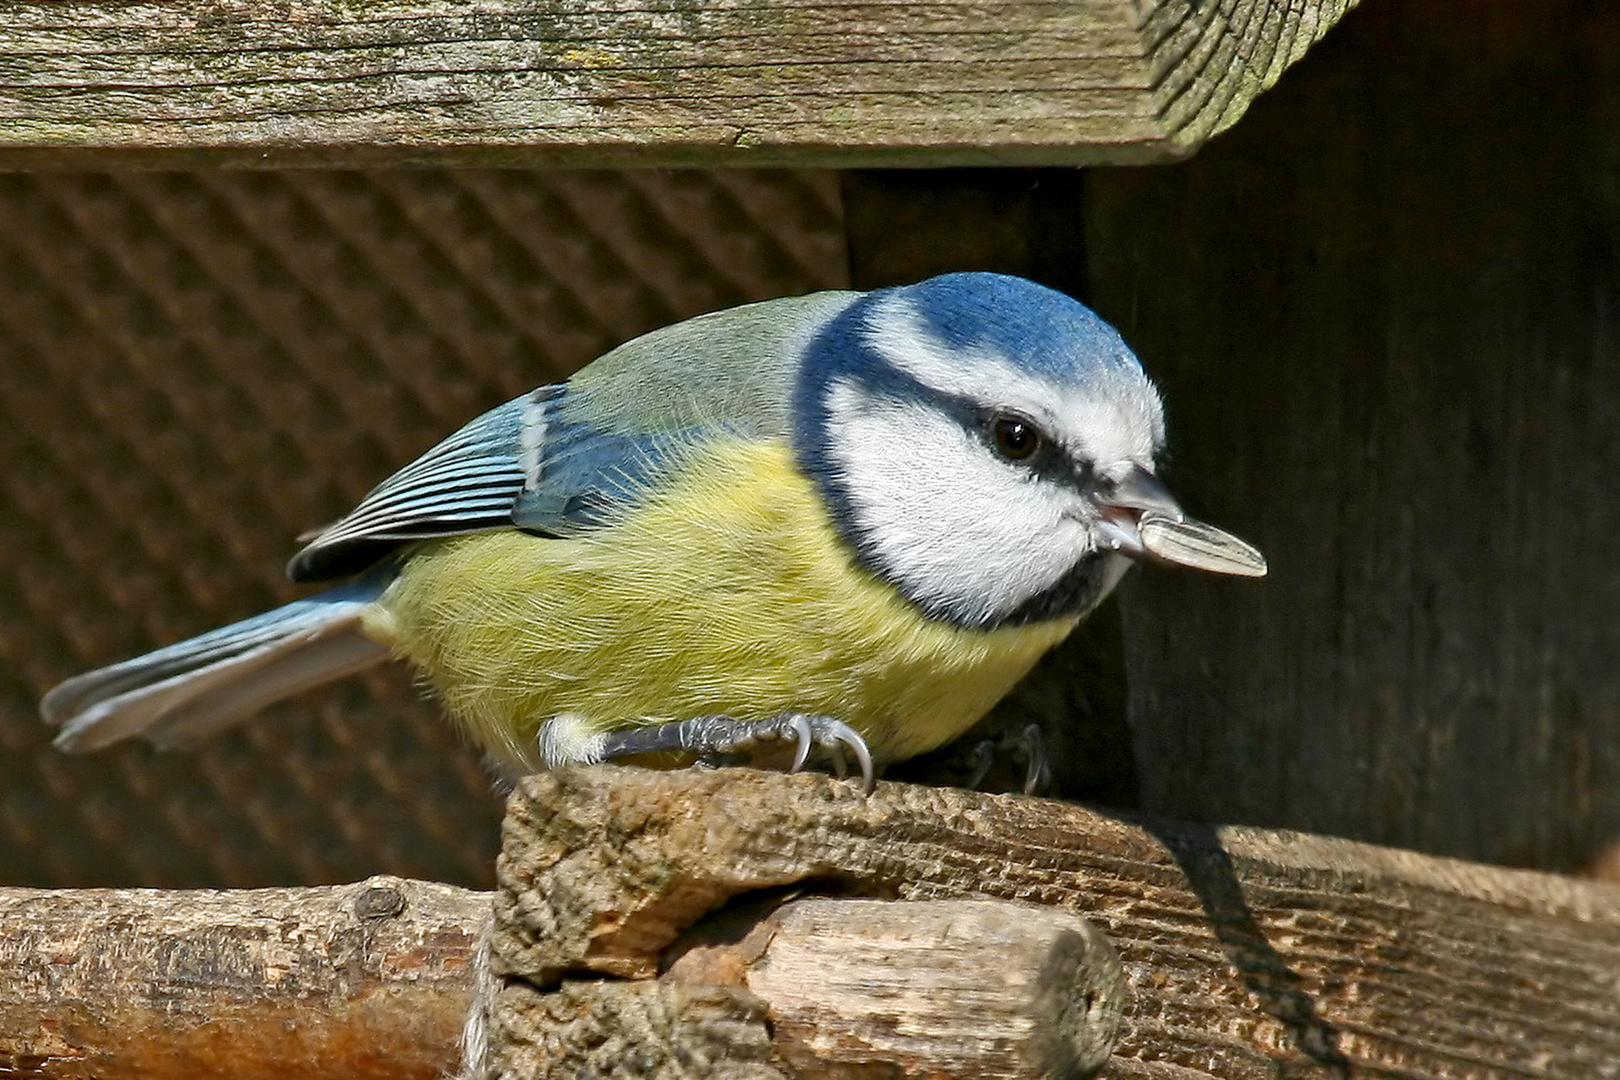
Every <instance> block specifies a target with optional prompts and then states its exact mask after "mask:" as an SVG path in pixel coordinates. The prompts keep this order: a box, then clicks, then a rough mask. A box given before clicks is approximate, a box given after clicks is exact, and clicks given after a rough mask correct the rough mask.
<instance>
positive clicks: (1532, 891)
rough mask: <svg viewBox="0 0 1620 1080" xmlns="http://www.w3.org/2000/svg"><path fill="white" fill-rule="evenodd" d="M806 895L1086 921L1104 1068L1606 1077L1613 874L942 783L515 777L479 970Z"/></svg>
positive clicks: (515, 976)
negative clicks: (1106, 1030) (1107, 1042)
mask: <svg viewBox="0 0 1620 1080" xmlns="http://www.w3.org/2000/svg"><path fill="white" fill-rule="evenodd" d="M810 885H813V886H814V887H815V888H816V889H817V890H818V891H821V892H837V891H840V890H843V891H847V892H850V893H853V894H859V895H867V896H880V897H892V898H901V899H943V898H999V899H1010V900H1019V901H1026V902H1036V903H1040V904H1043V905H1049V906H1052V907H1055V908H1060V909H1065V910H1069V911H1074V912H1078V913H1080V914H1083V915H1085V916H1087V917H1089V918H1091V919H1093V920H1095V921H1096V922H1097V923H1098V924H1099V925H1101V926H1103V927H1104V928H1105V929H1106V931H1107V933H1108V935H1109V938H1110V940H1111V941H1112V942H1113V944H1114V946H1115V948H1117V949H1118V950H1119V952H1120V955H1121V957H1122V959H1123V962H1124V965H1125V970H1126V973H1127V976H1128V980H1129V984H1130V995H1131V997H1130V1002H1129V1004H1128V1006H1127V1009H1126V1016H1125V1027H1124V1033H1123V1035H1122V1036H1121V1039H1120V1041H1119V1044H1118V1046H1117V1047H1116V1049H1115V1055H1114V1057H1113V1059H1112V1060H1111V1061H1110V1062H1109V1064H1108V1065H1107V1067H1106V1068H1105V1070H1104V1074H1103V1075H1104V1076H1108V1077H1115V1078H1125V1077H1131V1078H1153V1080H1194V1078H1197V1077H1219V1078H1221V1080H1250V1078H1254V1080H1260V1078H1266V1080H1272V1078H1275V1077H1276V1076H1279V1075H1287V1076H1290V1077H1316V1076H1321V1077H1340V1078H1361V1077H1368V1078H1371V1077H1400V1078H1402V1080H1420V1078H1464V1077H1466V1078H1470V1080H1476V1078H1477V1080H1508V1078H1514V1080H1523V1078H1525V1077H1540V1078H1545V1080H1555V1078H1557V1080H1564V1078H1567V1080H1592V1078H1601V1077H1609V1078H1612V1077H1616V1076H1620V889H1615V888H1613V887H1609V886H1603V885H1595V884H1590V883H1583V882H1576V881H1572V880H1568V879H1563V878H1558V877H1552V876H1548V875H1542V874H1535V873H1529V872H1525V871H1512V870H1503V869H1496V868H1492V867H1486V866H1479V865H1474V864H1468V863H1462V862H1457V861H1454V860H1446V859H1435V858H1429V857H1425V856H1421V855H1416V854H1413V853H1409V852H1401V851H1393V850H1389V849H1383V848H1376V847H1371V846H1368V845H1361V844H1354V843H1350V842H1347V841H1338V840H1331V839H1325V838H1320V837H1310V836H1302V835H1296V834H1289V833H1274V832H1265V831H1261V830H1255V829H1245V828H1220V829H1217V828H1214V827H1201V826H1194V825H1170V824H1163V823H1156V822H1153V821H1149V820H1138V819H1128V818H1115V817H1109V816H1105V815H1101V814H1098V813H1095V812H1092V811H1088V810H1084V809H1081V808H1079V807H1073V806H1067V805H1063V804H1059V803H1053V802H1045V801H1039V800H1031V799H1024V798H1017V797H1007V796H987V795H978V794H973V793H970V792H964V791H959V790H950V789H935V788H927V787H919V786H908V785H898V784H881V785H879V788H878V791H877V792H876V794H874V795H873V796H871V797H870V798H863V797H862V796H861V795H860V794H859V792H858V791H856V790H855V789H854V788H853V787H851V786H850V785H847V784H843V783H840V782H838V781H835V780H831V779H828V778H825V777H819V776H792V777H788V776H778V775H772V774H766V773H758V772H750V771H744V770H722V771H718V772H699V771H685V772H676V773H653V772H642V771H638V770H629V769H610V768H604V769H595V770H563V771H560V772H557V773H551V774H546V775H542V776H537V777H531V778H530V779H528V780H526V781H525V782H524V783H523V784H522V785H521V786H520V788H519V790H518V792H517V793H516V795H515V796H514V798H513V801H512V803H511V806H510V808H509V813H508V816H507V822H506V833H505V851H504V853H503V855H502V857H501V862H500V887H499V889H498V891H497V893H496V903H495V908H496V927H495V931H494V933H493V936H492V957H491V959H492V967H493V970H494V971H495V972H496V973H497V974H500V975H504V976H506V977H507V981H508V987H507V989H508V991H512V990H513V987H514V986H517V985H519V984H520V983H527V984H529V985H530V986H532V987H534V988H535V989H537V990H540V991H555V992H563V990H566V989H567V988H568V987H573V986H577V985H579V983H578V981H577V980H578V979H579V978H580V977H586V978H593V979H596V980H598V981H600V980H601V978H602V976H613V977H619V978H625V979H633V980H639V981H640V982H638V983H631V984H629V985H645V986H649V987H650V986H657V985H659V983H658V982H657V981H656V980H655V976H656V975H657V974H658V967H659V964H660V962H661V958H663V957H664V955H665V950H666V949H667V948H668V947H669V946H670V945H671V943H672V942H674V941H675V940H676V939H677V937H678V936H679V935H680V933H681V932H682V931H683V930H685V929H686V928H687V927H689V926H690V925H692V924H693V923H694V922H695V921H697V920H698V919H699V918H700V917H702V916H703V915H704V914H706V913H708V912H710V911H713V910H715V909H717V908H720V907H721V906H723V905H725V904H727V903H731V902H735V901H736V900H737V899H738V898H740V897H747V896H748V894H750V893H754V892H757V891H759V890H769V889H780V888H787V887H795V886H810ZM613 985H620V984H616V983H615V984H613ZM559 988H563V989H561V990H560V989H559ZM568 992H572V993H579V992H580V991H568ZM668 992H669V991H653V990H646V989H643V990H638V991H634V993H642V994H646V993H668ZM514 993H515V994H517V995H518V996H523V995H527V994H528V993H529V991H528V990H527V989H521V990H518V991H514ZM537 996H538V997H541V998H543V997H546V996H548V995H547V994H539V995H537ZM506 1000H508V1001H510V999H506ZM527 1000H532V999H527ZM728 1001H729V1004H726V1005H725V1009H726V1010H730V1011H729V1012H727V1013H726V1015H729V1016H733V1017H736V1016H737V1015H739V1014H738V1012H737V1010H739V1009H741V1008H742V1006H741V1005H740V1004H739V1003H738V1001H737V999H735V998H733V999H728ZM503 1023H504V1021H502V1019H501V1017H500V1016H499V1015H497V1016H496V1017H495V1023H494V1025H493V1027H494V1029H495V1031H494V1034H495V1036H496V1042H497V1046H496V1057H498V1056H499V1053H500V1049H499V1046H498V1043H499V1035H500V1029H501V1028H502V1025H503ZM529 1064H531V1065H532V1064H533V1062H532V1061H531V1062H529ZM530 1075H543V1073H531V1074H530ZM758 1075H765V1074H758Z"/></svg>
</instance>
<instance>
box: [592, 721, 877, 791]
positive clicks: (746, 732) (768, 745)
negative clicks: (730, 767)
mask: <svg viewBox="0 0 1620 1080" xmlns="http://www.w3.org/2000/svg"><path fill="white" fill-rule="evenodd" d="M788 740H792V742H793V761H792V764H790V765H789V766H788V768H787V771H788V772H790V773H796V772H798V771H799V770H800V769H802V768H804V766H805V762H807V761H808V760H809V759H810V752H811V751H812V750H814V749H821V750H825V751H826V752H827V754H828V756H829V757H830V758H831V759H832V765H833V770H834V771H835V772H836V773H837V774H838V776H839V778H840V779H842V778H843V777H844V776H846V775H848V773H849V763H848V761H847V759H846V758H845V756H844V754H845V751H848V752H849V753H851V754H854V755H855V760H856V761H857V762H858V763H859V764H860V767H861V781H862V783H863V785H864V787H865V790H866V792H867V794H871V792H872V789H873V787H874V786H875V785H876V778H875V777H876V774H875V773H874V771H873V768H872V754H871V751H869V750H868V749H867V747H866V740H865V739H863V738H861V733H860V732H858V731H856V730H855V729H854V728H852V727H850V726H849V725H848V724H846V723H844V722H843V721H842V720H835V719H834V718H832V717H830V716H821V715H819V714H816V713H799V712H788V713H780V714H778V715H776V716H772V717H768V718H766V719H764V720H736V719H733V718H732V717H729V716H695V717H693V718H692V719H690V720H675V721H671V722H670V723H667V724H650V725H648V726H646V727H636V728H626V729H624V730H620V731H611V732H607V733H606V734H604V735H603V736H602V742H601V743H600V745H599V748H598V752H599V753H600V755H601V758H600V760H603V761H611V760H613V759H615V758H623V757H636V756H638V755H640V754H669V753H680V754H696V755H697V758H698V761H699V762H701V763H704V764H709V765H718V764H722V763H724V762H726V761H727V760H730V759H733V758H736V757H742V758H745V759H751V758H753V757H755V756H756V755H758V754H760V753H761V752H762V751H769V750H771V749H774V748H777V747H783V746H784V745H785V744H786V743H787V741H788Z"/></svg>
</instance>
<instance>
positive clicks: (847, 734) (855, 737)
mask: <svg viewBox="0 0 1620 1080" xmlns="http://www.w3.org/2000/svg"><path fill="white" fill-rule="evenodd" d="M839 726H840V727H842V728H843V729H844V730H843V732H842V733H841V734H842V735H843V737H844V741H845V742H847V743H848V744H849V748H850V749H851V750H853V751H854V752H855V760H856V761H858V762H860V763H861V789H862V790H863V791H865V792H866V794H868V795H870V794H872V792H873V791H874V790H876V788H877V772H876V770H874V769H873V768H872V753H871V751H869V750H867V748H866V740H865V739H863V738H861V735H860V732H858V731H856V730H855V729H854V728H851V727H850V726H849V725H847V724H840V725H839Z"/></svg>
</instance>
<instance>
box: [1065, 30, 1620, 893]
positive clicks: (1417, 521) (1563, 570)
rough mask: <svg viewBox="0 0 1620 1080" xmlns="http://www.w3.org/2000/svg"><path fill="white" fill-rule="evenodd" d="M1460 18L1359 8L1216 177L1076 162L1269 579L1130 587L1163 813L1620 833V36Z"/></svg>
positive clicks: (1498, 844)
mask: <svg viewBox="0 0 1620 1080" xmlns="http://www.w3.org/2000/svg"><path fill="white" fill-rule="evenodd" d="M1472 10H1474V11H1475V13H1476V14H1475V16H1472V17H1469V18H1466V19H1455V18H1448V17H1446V16H1445V15H1444V14H1442V13H1440V12H1439V10H1438V9H1428V8H1424V9H1423V10H1422V12H1421V13H1420V12H1419V9H1418V8H1417V7H1414V6H1411V5H1401V4H1385V5H1371V4H1369V5H1364V6H1363V8H1362V9H1360V10H1358V11H1356V12H1355V13H1354V14H1353V15H1351V16H1350V17H1349V18H1347V19H1345V20H1344V23H1343V24H1342V25H1341V26H1340V27H1339V28H1338V29H1337V30H1335V32H1334V34H1333V36H1332V37H1331V38H1330V39H1329V40H1328V41H1327V42H1325V43H1324V45H1323V47H1322V48H1320V49H1317V50H1315V51H1314V52H1313V53H1312V54H1311V55H1310V57H1309V58H1307V60H1306V61H1305V62H1304V63H1303V64H1301V65H1300V66H1299V67H1298V68H1297V69H1296V70H1294V71H1293V72H1291V73H1290V75H1289V77H1288V79H1287V81H1286V82H1285V83H1284V84H1283V85H1281V86H1279V87H1278V88H1277V90H1276V91H1275V92H1273V93H1271V94H1269V95H1267V96H1266V98H1265V99H1264V100H1263V101H1262V102H1260V103H1259V104H1258V105H1257V107H1256V108H1255V109H1254V110H1253V111H1252V112H1251V113H1250V114H1249V115H1248V117H1247V118H1246V119H1245V120H1244V122H1243V124H1241V125H1240V126H1239V127H1238V128H1237V129H1235V130H1233V131H1232V132H1230V133H1229V134H1228V135H1226V136H1223V137H1222V138H1221V139H1220V140H1219V141H1218V142H1217V143H1216V144H1215V145H1212V146H1210V147H1209V148H1208V149H1207V150H1206V151H1205V152H1204V153H1202V154H1200V155H1199V156H1198V158H1197V159H1196V160H1193V161H1190V162H1187V163H1186V164H1185V165H1182V166H1178V167H1176V168H1173V169H1152V170H1132V169H1098V170H1092V171H1090V172H1088V173H1087V176H1086V195H1085V219H1086V240H1087V243H1086V250H1085V261H1086V264H1087V267H1088V270H1089V274H1090V280H1089V282H1087V283H1086V285H1085V291H1084V292H1083V293H1082V295H1085V296H1087V297H1088V298H1089V299H1090V301H1091V302H1092V304H1093V306H1094V307H1096V308H1097V309H1098V311H1099V312H1100V313H1101V314H1102V315H1103V316H1104V317H1106V318H1108V319H1110V320H1111V321H1113V322H1114V323H1115V325H1117V326H1118V327H1119V328H1120V330H1121V332H1122V333H1123V334H1124V335H1125V337H1126V339H1127V340H1128V341H1130V343H1131V344H1132V346H1133V347H1134V348H1135V349H1136V351H1137V352H1138V354H1139V355H1140V356H1141V357H1142V360H1143V363H1144V364H1145V365H1146V366H1147V368H1148V370H1149V371H1150V372H1152V373H1153V375H1154V376H1155V378H1157V379H1158V381H1159V383H1160V386H1161V387H1162V389H1163V390H1164V396H1165V401H1166V406H1167V423H1168V428H1169V432H1170V442H1171V452H1172V458H1171V462H1170V466H1169V474H1168V477H1169V481H1170V484H1171V486H1172V487H1173V488H1174V490H1175V491H1176V493H1177V495H1178V496H1180V497H1181V498H1182V499H1184V500H1185V501H1186V504H1187V505H1188V507H1189V508H1190V509H1192V510H1193V511H1194V512H1195V513H1200V514H1205V515H1208V516H1210V517H1212V519H1213V520H1218V521H1220V522H1221V524H1222V525H1224V526H1227V527H1230V528H1232V529H1234V530H1235V531H1236V532H1238V533H1239V534H1240V535H1242V536H1245V537H1247V538H1249V539H1252V540H1253V541H1255V543H1257V544H1258V545H1259V546H1260V547H1261V549H1262V550H1264V551H1265V552H1266V555H1267V557H1268V558H1269V559H1270V560H1271V574H1270V576H1269V577H1268V578H1267V579H1266V581H1265V583H1264V584H1263V585H1262V586H1260V587H1257V588H1252V589H1247V588H1246V589H1233V588H1230V587H1227V586H1226V585H1225V584H1224V583H1220V582H1214V581H1206V580H1198V579H1196V578H1194V577H1191V576H1188V575H1172V574H1165V573H1153V574H1140V575H1138V576H1137V577H1136V578H1135V579H1134V580H1132V581H1130V582H1128V583H1127V584H1126V586H1125V587H1124V588H1123V589H1122V590H1121V593H1122V597H1121V605H1122V608H1123V611H1124V615H1125V630H1126V633H1125V641H1126V650H1127V655H1128V658H1129V664H1128V667H1129V671H1130V676H1131V678H1130V696H1131V704H1130V712H1131V720H1132V726H1133V728H1134V729H1135V732H1136V759H1137V762H1138V764H1139V767H1140V770H1141V779H1142V804H1141V805H1142V806H1143V808H1144V809H1148V810H1151V811H1152V812H1154V813H1162V814H1165V815H1168V816H1172V817H1179V818H1193V819H1200V820H1214V821H1245V822H1250V823H1253V824H1257V825H1270V826H1278V825H1287V826H1289V827H1293V828H1300V829H1308V830H1312V831H1318V832H1331V833H1335V834H1339V835H1350V836H1354V837H1356V838H1357V839H1363V840H1370V841H1375V842H1378V843H1386V844H1394V845H1397V846H1400V847H1410V848H1416V849H1419V850H1423V851H1428V852H1433V853H1438V854H1447V855H1454V856H1459V857H1463V858H1470V859H1479V860H1483V861H1487V862H1497V863H1507V864H1512V865H1524V866H1534V867H1539V868H1542V869H1555V870H1577V869H1582V868H1589V867H1593V866H1595V865H1596V864H1597V863H1598V862H1599V861H1600V860H1601V859H1603V858H1604V853H1605V851H1606V850H1610V849H1612V847H1613V845H1615V844H1617V843H1620V749H1617V748H1620V666H1617V665H1616V663H1615V659H1616V657H1617V656H1620V615H1617V612H1620V545H1617V543H1616V539H1615V538H1616V536H1620V500H1617V499H1616V498H1615V492H1616V490H1617V487H1616V480H1615V477H1616V475H1617V474H1620V441H1617V440H1616V438H1615V432H1616V431H1617V430H1620V364H1617V363H1616V360H1617V358H1620V347H1617V345H1616V339H1615V327H1616V326H1617V325H1620V261H1617V260H1616V258H1615V256H1614V252H1615V251H1617V250H1620V202H1617V198H1616V188H1615V184H1614V177H1615V175H1616V163H1617V162H1620V138H1617V136H1616V132H1620V124H1617V122H1616V118H1617V117H1620V19H1617V18H1616V15H1615V12H1614V11H1613V10H1612V9H1602V10H1600V9H1597V8H1593V7H1591V6H1589V5H1584V4H1580V3H1576V2H1574V0H1557V2H1549V3H1538V4H1524V3H1520V2H1517V0H1489V2H1484V3H1481V4H1477V5H1475V6H1474V8H1473V9H1472ZM1441 71H1443V72H1447V73H1448V75H1447V76H1446V78H1444V79H1439V80H1437V79H1436V77H1435V73H1436V72H1441ZM1610 858H1613V856H1610Z"/></svg>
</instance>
